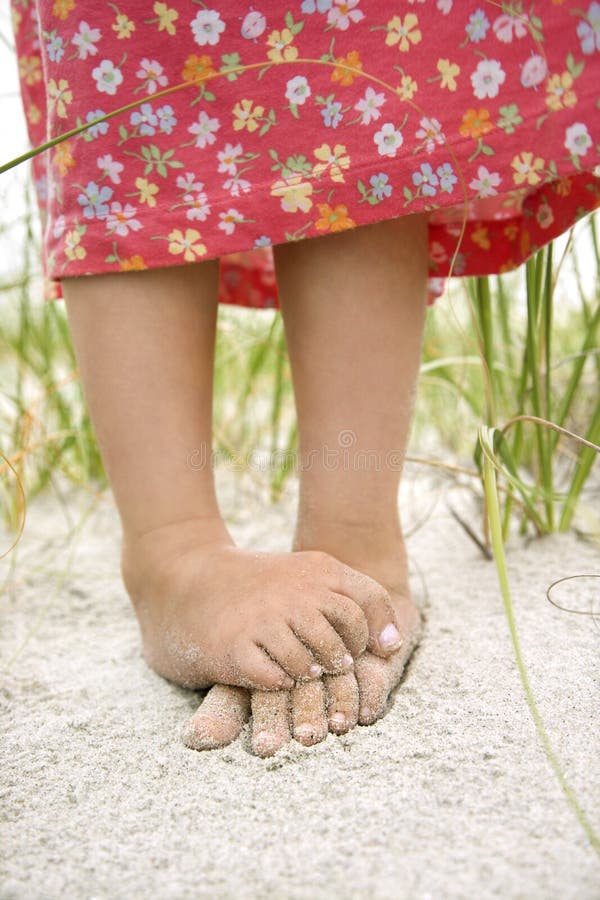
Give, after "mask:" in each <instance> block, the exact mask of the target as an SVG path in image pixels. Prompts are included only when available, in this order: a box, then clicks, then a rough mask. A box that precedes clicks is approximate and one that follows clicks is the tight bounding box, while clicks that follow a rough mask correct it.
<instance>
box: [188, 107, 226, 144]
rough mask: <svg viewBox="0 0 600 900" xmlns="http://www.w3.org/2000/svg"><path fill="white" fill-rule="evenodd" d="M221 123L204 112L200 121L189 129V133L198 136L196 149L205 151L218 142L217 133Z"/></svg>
mask: <svg viewBox="0 0 600 900" xmlns="http://www.w3.org/2000/svg"><path fill="white" fill-rule="evenodd" d="M220 127H221V123H220V122H219V120H218V119H211V117H210V116H209V115H208V113H206V112H204V110H202V112H201V113H200V114H199V116H198V121H197V122H194V124H193V125H190V126H189V127H188V131H191V133H192V134H195V135H197V137H196V147H201V148H202V149H204V147H206V146H207V145H208V144H214V142H215V141H216V137H215V134H214V133H215V131H218V130H219V128H220Z"/></svg>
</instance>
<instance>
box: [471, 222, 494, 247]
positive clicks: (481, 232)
mask: <svg viewBox="0 0 600 900" xmlns="http://www.w3.org/2000/svg"><path fill="white" fill-rule="evenodd" d="M471 240H472V241H473V243H474V244H477V246H478V247H481V249H482V250H489V249H490V247H491V246H492V244H491V241H490V239H489V235H488V230H487V228H486V227H485V225H484V224H483V222H479V223H478V225H477V227H476V228H474V229H473V231H472V232H471Z"/></svg>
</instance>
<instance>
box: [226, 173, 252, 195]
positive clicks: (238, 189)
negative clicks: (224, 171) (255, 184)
mask: <svg viewBox="0 0 600 900" xmlns="http://www.w3.org/2000/svg"><path fill="white" fill-rule="evenodd" d="M223 187H224V188H225V190H226V191H229V193H230V194H231V196H232V197H239V196H240V194H248V193H249V192H250V188H251V187H252V185H251V184H250V182H249V181H246V179H245V178H236V177H235V176H234V177H233V178H228V179H227V181H226V182H225V183H224V184H223Z"/></svg>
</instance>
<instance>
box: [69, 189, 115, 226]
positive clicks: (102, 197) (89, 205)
mask: <svg viewBox="0 0 600 900" xmlns="http://www.w3.org/2000/svg"><path fill="white" fill-rule="evenodd" d="M113 193H114V191H113V190H112V188H109V187H107V186H106V185H105V186H104V187H102V188H100V187H98V185H97V184H96V182H95V181H90V182H89V183H88V186H87V187H86V188H85V192H84V193H83V194H80V195H79V197H78V198H77V202H78V203H79V205H80V206H82V207H83V215H84V216H85V217H86V219H93V218H94V217H95V218H96V219H106V217H107V216H108V213H109V206H108V201H109V200H110V198H111V197H112V195H113Z"/></svg>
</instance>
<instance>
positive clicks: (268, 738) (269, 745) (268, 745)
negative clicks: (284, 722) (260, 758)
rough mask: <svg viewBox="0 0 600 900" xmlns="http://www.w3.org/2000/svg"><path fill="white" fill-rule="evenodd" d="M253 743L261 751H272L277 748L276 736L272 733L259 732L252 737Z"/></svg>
mask: <svg viewBox="0 0 600 900" xmlns="http://www.w3.org/2000/svg"><path fill="white" fill-rule="evenodd" d="M254 743H255V744H256V746H257V747H259V748H260V749H261V750H274V749H275V747H276V746H277V735H276V734H273V732H272V731H259V732H258V734H255V735H254Z"/></svg>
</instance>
